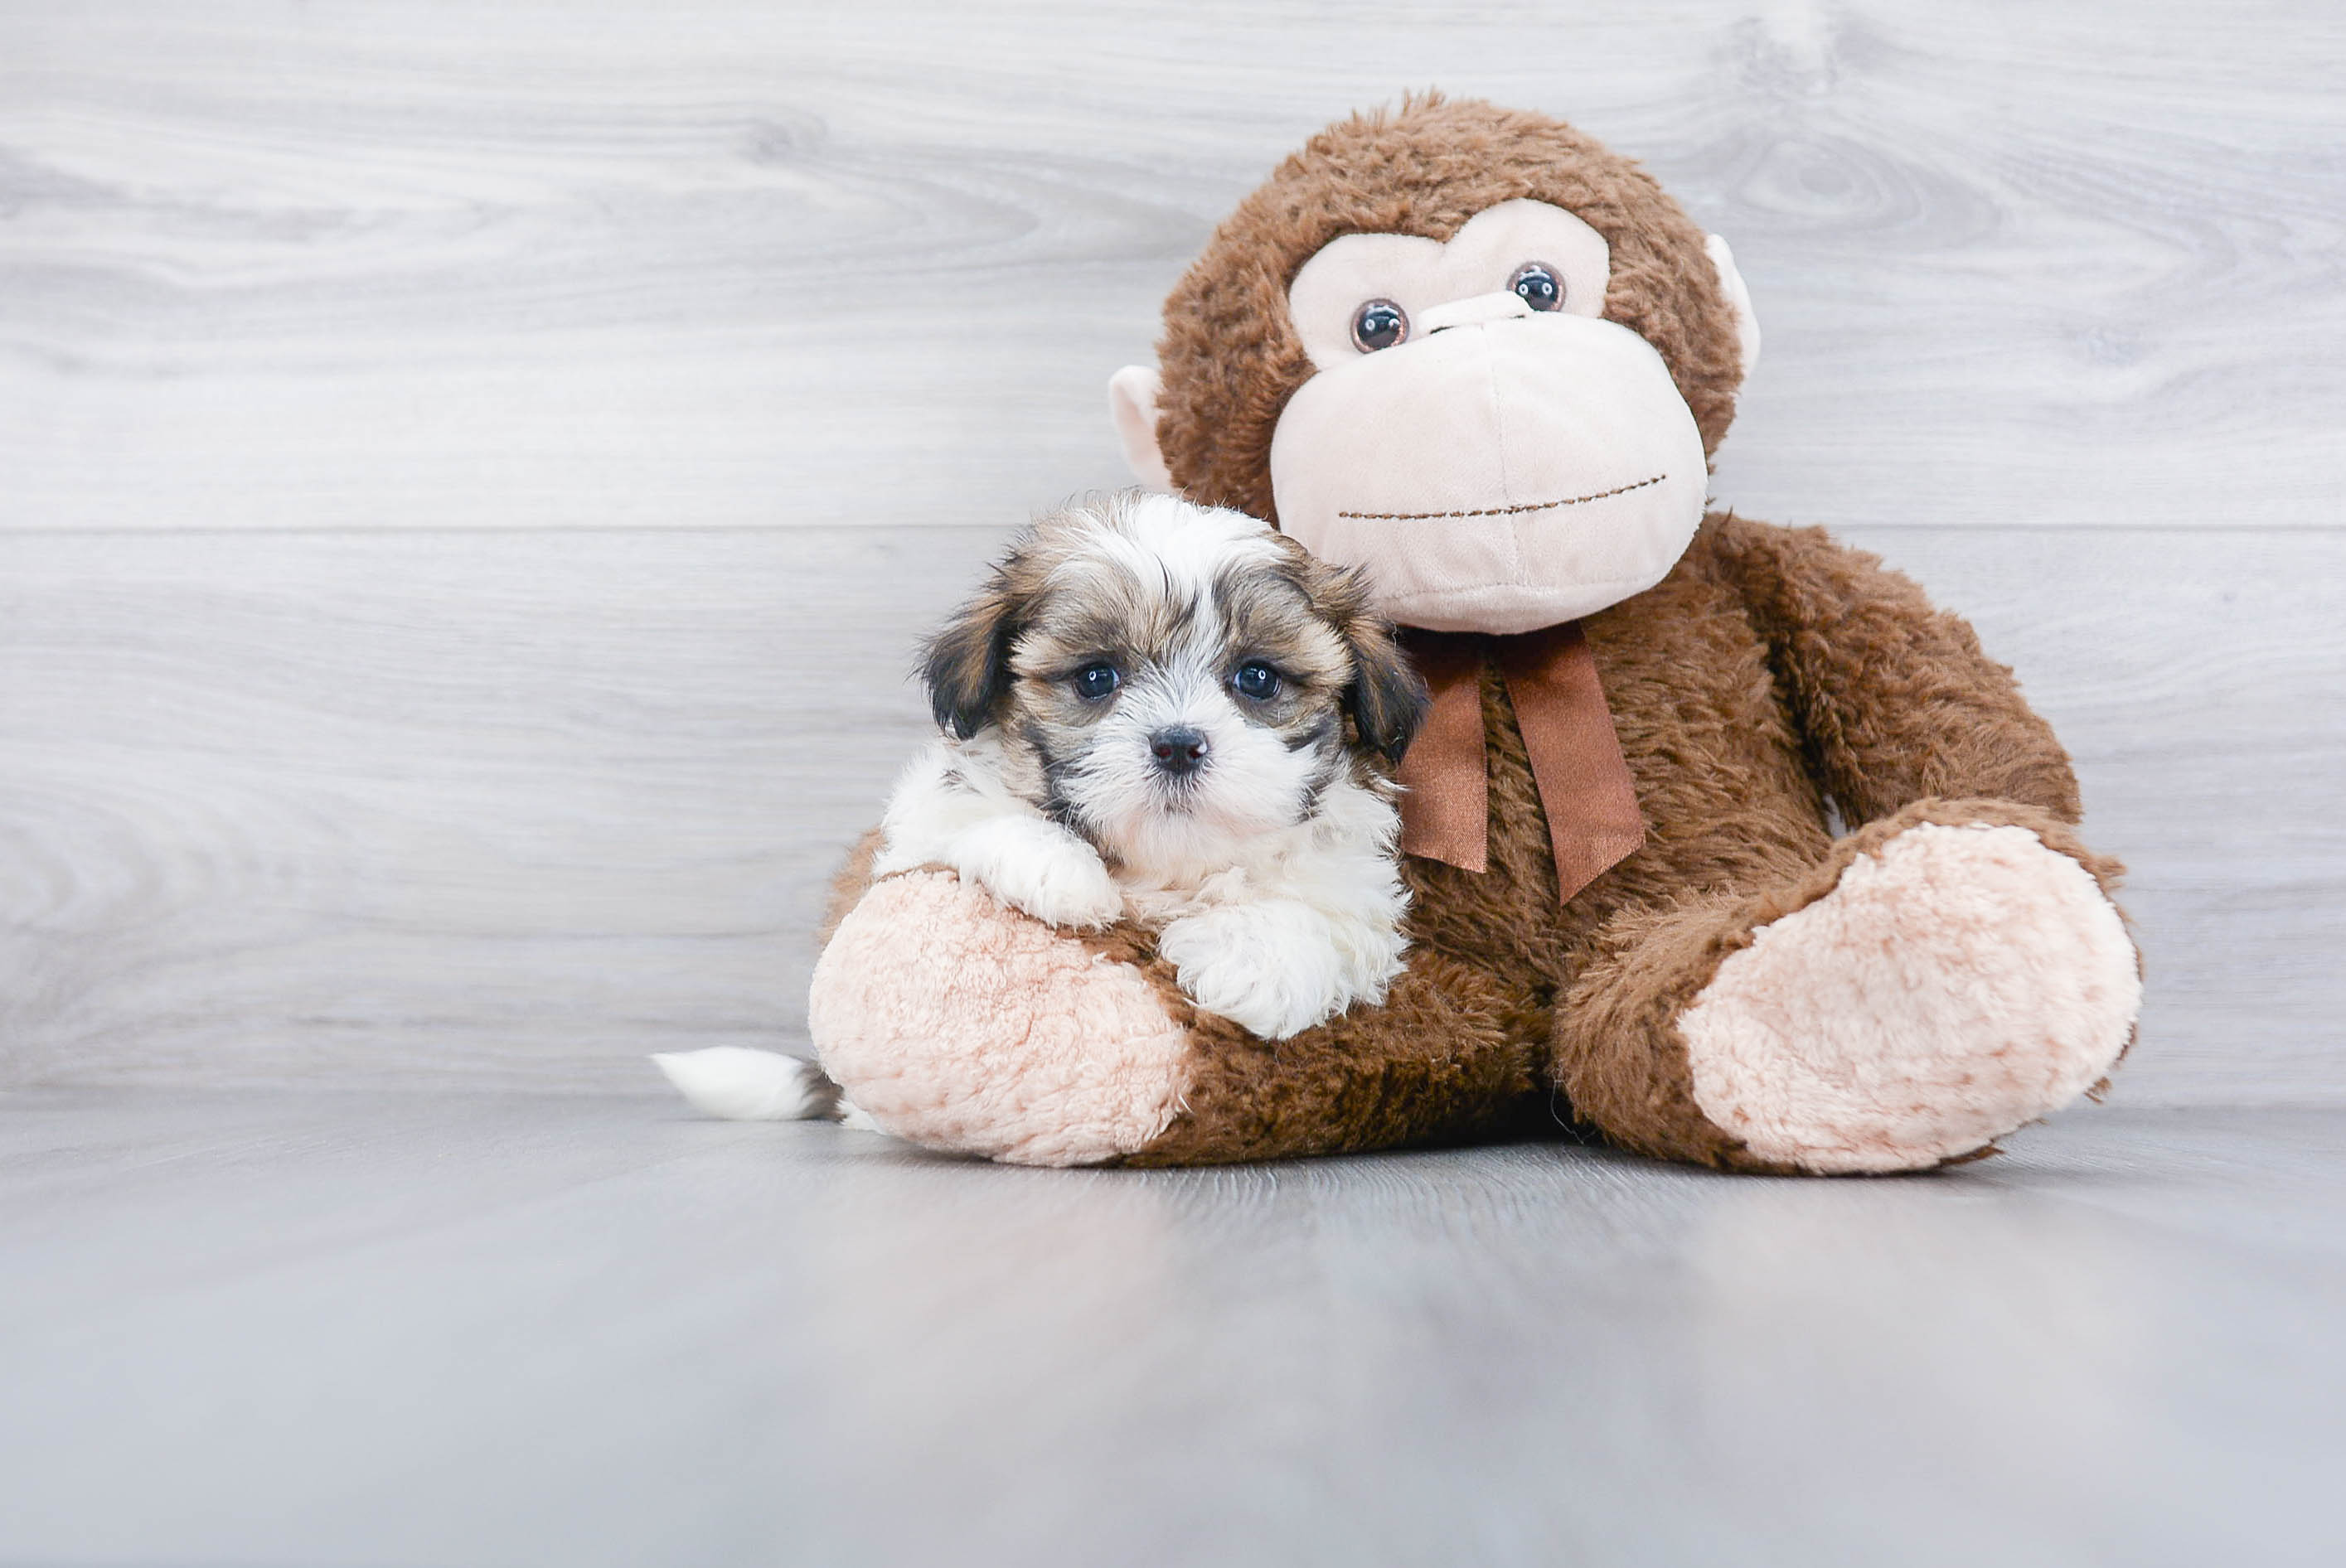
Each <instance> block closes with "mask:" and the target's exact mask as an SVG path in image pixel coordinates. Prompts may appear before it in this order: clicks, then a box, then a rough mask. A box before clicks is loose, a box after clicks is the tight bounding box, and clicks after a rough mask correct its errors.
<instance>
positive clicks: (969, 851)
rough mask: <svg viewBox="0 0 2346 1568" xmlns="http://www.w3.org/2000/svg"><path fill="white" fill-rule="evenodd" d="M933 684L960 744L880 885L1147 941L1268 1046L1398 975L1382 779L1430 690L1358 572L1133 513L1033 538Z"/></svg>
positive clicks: (1261, 529) (939, 660)
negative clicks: (961, 885)
mask: <svg viewBox="0 0 2346 1568" xmlns="http://www.w3.org/2000/svg"><path fill="white" fill-rule="evenodd" d="M924 673H925V676H926V679H927V682H928V687H929V696H930V700H931V703H932V706H933V709H934V711H935V714H936V719H937V724H938V727H939V728H941V729H942V730H943V732H944V733H943V738H941V739H940V740H939V741H938V742H937V743H936V744H935V745H934V746H933V747H932V748H929V749H928V750H927V751H926V752H924V753H923V755H922V756H921V757H920V758H919V759H917V760H916V761H915V762H914V763H913V766H912V768H911V769H909V770H908V771H907V772H906V773H905V775H904V777H903V779H902V781H901V782H900V783H899V784H898V785H897V787H896V790H895V793H894V795H893V796H892V798H891V799H890V800H889V802H888V808H887V811H886V814H885V816H884V817H883V818H882V831H883V834H884V840H885V841H884V844H883V846H882V850H881V851H880V855H879V858H878V860H877V861H876V863H875V866H874V870H875V871H877V872H879V873H882V874H884V873H886V872H889V871H904V870H909V869H911V868H913V867H915V866H923V865H943V866H950V867H951V868H953V870H954V871H956V872H957V873H959V874H960V875H961V876H962V877H963V878H964V879H965V880H967V881H974V882H976V883H978V884H979V885H981V886H983V887H984V888H985V889H987V890H988V891H991V892H992V893H993V894H994V896H995V897H996V898H998V899H1000V900H1002V901H1004V902H1005V903H1007V904H1010V905H1012V906H1014V907H1015V908H1017V909H1021V910H1024V911H1026V912H1027V913H1028V914H1031V915H1033V916H1035V918H1036V919H1037V920H1041V921H1047V922H1049V923H1050V924H1052V925H1056V926H1075V927H1096V926H1104V925H1107V924H1109V923H1111V922H1113V921H1119V920H1132V921H1138V922H1140V923H1142V924H1144V925H1147V926H1148V927H1150V928H1152V929H1154V930H1156V931H1158V932H1159V936H1158V951H1159V952H1162V953H1163V954H1164V956H1165V957H1166V958H1167V959H1168V961H1170V962H1172V963H1173V965H1174V966H1175V968H1176V969H1177V971H1178V973H1179V977H1180V983H1181V988H1182V990H1184V991H1185V992H1187V993H1188V995H1189V996H1190V997H1191V998H1192V999H1193V1000H1195V1001H1196V1002H1197V1003H1198V1004H1199V1006H1200V1007H1203V1008H1205V1009H1206V1010H1208V1011H1209V1012H1212V1013H1220V1014H1221V1015H1223V1016H1224V1017H1226V1018H1229V1019H1232V1020H1234V1021H1235V1022H1237V1023H1240V1024H1243V1025H1245V1026H1246V1027H1247V1028H1248V1029H1250V1030H1251V1031H1253V1032H1254V1033H1257V1034H1260V1035H1261V1036H1263V1037H1264V1038H1266V1039H1273V1040H1278V1039H1284V1038H1286V1037H1287V1036H1288V1035H1290V1034H1293V1033H1297V1032H1298V1031H1300V1030H1303V1029H1308V1028H1310V1027H1311V1025H1312V1024H1315V1023H1321V1021H1323V1020H1325V1019H1327V1018H1329V1017H1331V1016H1333V1015H1334V1014H1336V1013H1341V1012H1342V1011H1343V1010H1344V1009H1345V1008H1347V1007H1349V1006H1351V1005H1352V1003H1355V1002H1361V1001H1370V1002H1373V1001H1377V1000H1380V999H1382V996H1383V995H1384V991H1385V985H1386V983H1387V982H1388V981H1390V980H1391V979H1392V977H1393V976H1394V975H1395V974H1397V973H1399V972H1400V971H1401V966H1402V951H1403V946H1404V945H1405V942H1404V938H1403V934H1402V932H1401V917H1402V915H1403V912H1404V911H1405V909H1406V907H1407V895H1406V894H1405V892H1404V891H1403V887H1402V882H1401V878H1400V875H1399V873H1398V871H1397V870H1396V867H1395V862H1394V855H1393V841H1394V839H1395V836H1396V834H1397V832H1398V830H1399V819H1398V814H1397V813H1396V812H1395V810H1394V808H1393V795H1394V786H1393V785H1392V782H1391V778H1390V769H1391V768H1392V764H1393V763H1394V762H1396V761H1398V760H1399V759H1400V757H1401V754H1402V751H1403V748H1404V747H1406V746H1407V745H1408V743H1409V738H1410V736H1411V734H1412V732H1413V730H1414V729H1415V728H1416V727H1417V724H1418V721H1419V719H1420V718H1422V717H1423V713H1424V708H1425V688H1424V687H1423V684H1422V683H1421V682H1420V681H1419V679H1418V677H1417V676H1416V674H1415V672H1414V671H1413V670H1412V669H1411V667H1410V666H1409V663H1408V661H1407V660H1406V659H1405V658H1404V657H1403V656H1402V654H1401V653H1400V651H1399V650H1398V649H1397V648H1396V647H1395V646H1394V644H1393V640H1392V631H1391V628H1390V627H1389V626H1387V625H1386V624H1385V622H1383V621H1382V619H1380V618H1379V617H1378V616H1376V615H1375V614H1374V613H1373V612H1372V610H1371V609H1370V607H1369V592H1368V586H1367V585H1366V584H1365V583H1364V582H1363V581H1362V578H1361V577H1360V576H1359V575H1357V574H1355V573H1352V572H1348V571H1343V570H1340V569H1338V568H1335V567H1331V566H1329V565H1325V564H1324V563H1322V562H1320V561H1318V560H1315V559H1314V558H1313V557H1311V555H1308V554H1307V553H1306V552H1305V551H1304V550H1303V548H1302V546H1301V545H1297V544H1296V543H1295V542H1294V541H1293V540H1291V539H1289V538H1287V537H1285V536H1284V535H1280V534H1279V533H1277V532H1275V531H1273V530H1272V529H1270V527H1268V526H1266V525H1265V524H1261V523H1258V522H1256V521H1255V520H1254V519H1252V518H1250V517H1246V516H1243V515H1241V514H1238V513H1235V512H1227V511H1216V510H1209V509H1207V508H1205V507H1200V506H1193V505H1190V504H1188V503H1187V502H1183V501H1179V500H1177V499H1175V498H1173V497H1171V496H1167V495H1145V494H1138V493H1127V494H1121V495H1117V496H1114V497H1111V498H1109V499H1107V500H1105V501H1102V502H1097V503H1094V504H1086V505H1079V506H1074V507H1070V508H1069V509H1067V510H1066V511H1064V512H1060V513H1057V514H1054V515H1052V516H1049V517H1046V518H1045V519H1043V520H1042V521H1041V522H1039V523H1038V524H1035V527H1034V528H1033V529H1032V530H1031V531H1030V532H1029V533H1028V534H1027V535H1025V536H1024V537H1023V538H1021V539H1020V540H1019V541H1018V542H1017V543H1016V545H1014V546H1013V547H1012V549H1011V551H1010V554H1009V555H1008V556H1007V557H1006V558H1005V560H1004V561H1003V562H1002V563H1001V564H1000V565H998V566H996V567H995V568H994V575H993V577H992V579H991V580H990V581H989V582H988V583H987V585H986V586H985V588H984V591H983V592H982V593H980V594H979V595H978V596H977V597H976V598H975V599H974V600H972V601H971V602H970V603H969V604H968V605H966V606H964V607H963V609H962V610H961V611H960V612H959V613H958V614H957V615H956V616H954V618H953V620H952V621H951V622H950V623H949V624H948V625H947V626H945V628H944V629H943V631H941V632H939V633H938V634H937V635H936V636H935V637H933V639H931V641H930V643H929V645H928V649H927V657H926V660H925V666H924Z"/></svg>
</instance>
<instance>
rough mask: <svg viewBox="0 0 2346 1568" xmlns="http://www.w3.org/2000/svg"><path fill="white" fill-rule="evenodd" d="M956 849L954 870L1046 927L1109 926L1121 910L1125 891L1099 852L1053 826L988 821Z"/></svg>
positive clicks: (1024, 821)
mask: <svg viewBox="0 0 2346 1568" xmlns="http://www.w3.org/2000/svg"><path fill="white" fill-rule="evenodd" d="M960 849H961V852H960V854H959V855H958V856H957V857H956V862H957V863H956V865H955V867H954V869H955V870H957V871H960V872H961V874H962V875H964V877H967V878H968V879H969V880H970V881H974V882H975V883H977V884H978V885H979V886H980V887H982V888H984V889H985V891H988V892H990V893H992V894H993V895H994V897H995V898H997V899H1000V900H1001V901H1003V902H1004V903H1006V904H1008V905H1009V906H1010V907H1011V908H1012V909H1015V910H1023V911H1025V912H1026V913H1028V914H1030V915H1033V916H1034V917H1035V919H1036V920H1038V921H1042V922H1043V923H1044V924H1045V925H1054V926H1078V927H1097V926H1104V925H1110V924H1113V923H1114V922H1115V921H1116V919H1117V916H1118V915H1120V914H1122V913H1123V912H1124V891H1123V890H1122V889H1120V888H1118V887H1117V885H1116V879H1115V878H1114V877H1113V876H1110V875H1109V874H1108V869H1107V865H1106V864H1105V863H1104V862H1103V861H1102V860H1100V858H1099V854H1098V852H1097V851H1096V850H1094V849H1093V848H1092V847H1091V846H1090V845H1089V844H1086V843H1085V842H1084V841H1083V840H1081V839H1078V838H1076V837H1075V835H1073V834H1071V833H1069V832H1067V831H1066V830H1065V829H1063V828H1060V827H1058V826H1056V824H1053V823H1048V822H1038V821H1026V820H1009V821H1004V822H995V823H988V824H987V825H986V827H985V828H984V829H981V830H978V831H976V832H974V833H972V834H971V835H969V837H968V838H967V839H966V840H964V843H963V844H962V845H961V846H960Z"/></svg>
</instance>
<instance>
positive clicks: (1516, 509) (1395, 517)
mask: <svg viewBox="0 0 2346 1568" xmlns="http://www.w3.org/2000/svg"><path fill="white" fill-rule="evenodd" d="M1668 477H1669V475H1668V474H1667V473H1657V474H1655V475H1654V476H1653V477H1652V478H1650V479H1640V480H1639V481H1637V484H1617V485H1615V486H1614V487H1613V488H1612V489H1610V490H1599V491H1597V492H1596V494H1593V495H1574V496H1570V497H1567V498H1566V499H1565V500H1562V501H1526V502H1525V503H1524V504H1522V505H1521V506H1485V507H1483V508H1481V509H1480V510H1477V511H1474V512H1339V513H1337V514H1336V515H1337V516H1339V517H1357V518H1359V519H1361V520H1362V522H1364V523H1433V522H1439V521H1440V520H1441V519H1443V518H1444V517H1513V516H1515V514H1518V513H1523V512H1549V511H1553V510H1555V509H1556V507H1558V506H1578V505H1580V504H1583V503H1584V502H1589V501H1602V500H1604V499H1605V498H1606V497H1607V496H1608V495H1627V494H1629V492H1631V491H1632V490H1643V489H1644V488H1645V487H1646V486H1647V485H1648V484H1660V483H1661V482H1662V481H1663V480H1665V479H1667V478H1668Z"/></svg>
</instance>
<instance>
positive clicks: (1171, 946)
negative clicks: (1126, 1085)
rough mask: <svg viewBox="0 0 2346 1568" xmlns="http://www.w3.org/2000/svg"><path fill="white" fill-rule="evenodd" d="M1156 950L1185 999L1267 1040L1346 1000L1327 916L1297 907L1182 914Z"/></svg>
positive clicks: (1318, 1019) (1235, 907)
mask: <svg viewBox="0 0 2346 1568" xmlns="http://www.w3.org/2000/svg"><path fill="white" fill-rule="evenodd" d="M1315 924H1316V926H1317V927H1318V929H1316V930H1315V929H1314V926H1315ZM1157 951H1158V952H1160V953H1161V954H1163V955H1164V957H1165V959H1166V961H1167V962H1169V963H1171V964H1172V965H1173V967H1174V968H1175V969H1176V970H1178V972H1179V973H1180V980H1181V989H1182V991H1183V992H1184V993H1187V994H1188V998H1189V1000H1190V1001H1192V1002H1195V1003H1197V1004H1198V1005H1199V1006H1200V1007H1202V1008H1204V1009H1205V1010H1206V1011H1207V1012H1209V1013H1220V1014H1221V1015H1222V1016H1223V1017H1225V1018H1227V1019H1229V1021H1230V1022H1231V1023H1237V1024H1239V1025H1241V1026H1242V1027H1244V1028H1246V1029H1247V1030H1249V1031H1250V1032H1251V1033H1255V1034H1258V1035H1260V1036H1261V1037H1262V1038H1263V1039H1265V1040H1284V1039H1286V1038H1287V1037H1288V1036H1289V1035H1290V1034H1300V1033H1302V1032H1303V1031H1304V1030H1306V1029H1309V1028H1311V1026H1312V1025H1313V1024H1315V1023H1325V1022H1327V1020H1329V1019H1330V1018H1331V1017H1333V1016H1335V1014H1336V1013H1337V1012H1338V1011H1340V1010H1341V1008H1342V1006H1343V1004H1344V1002H1345V1000H1346V998H1345V992H1344V987H1343V984H1342V982H1341V976H1340V974H1339V973H1338V965H1337V962H1336V953H1335V950H1334V946H1333V943H1332V942H1331V938H1330V934H1329V932H1327V930H1326V921H1323V920H1320V919H1319V917H1317V916H1316V915H1314V914H1313V912H1312V911H1310V910H1306V909H1303V908H1301V906H1295V907H1292V908H1290V907H1286V906H1279V905H1266V904H1226V905H1224V906H1222V907H1221V908H1219V909H1210V910H1207V911H1203V912H1201V913H1199V914H1193V915H1186V916H1184V917H1183V918H1181V919H1179V920H1177V921H1173V922H1172V923H1171V924H1169V925H1168V926H1167V927H1166V928H1165V932H1164V934H1163V935H1162V936H1160V937H1159V938H1158V942H1157Z"/></svg>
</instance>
